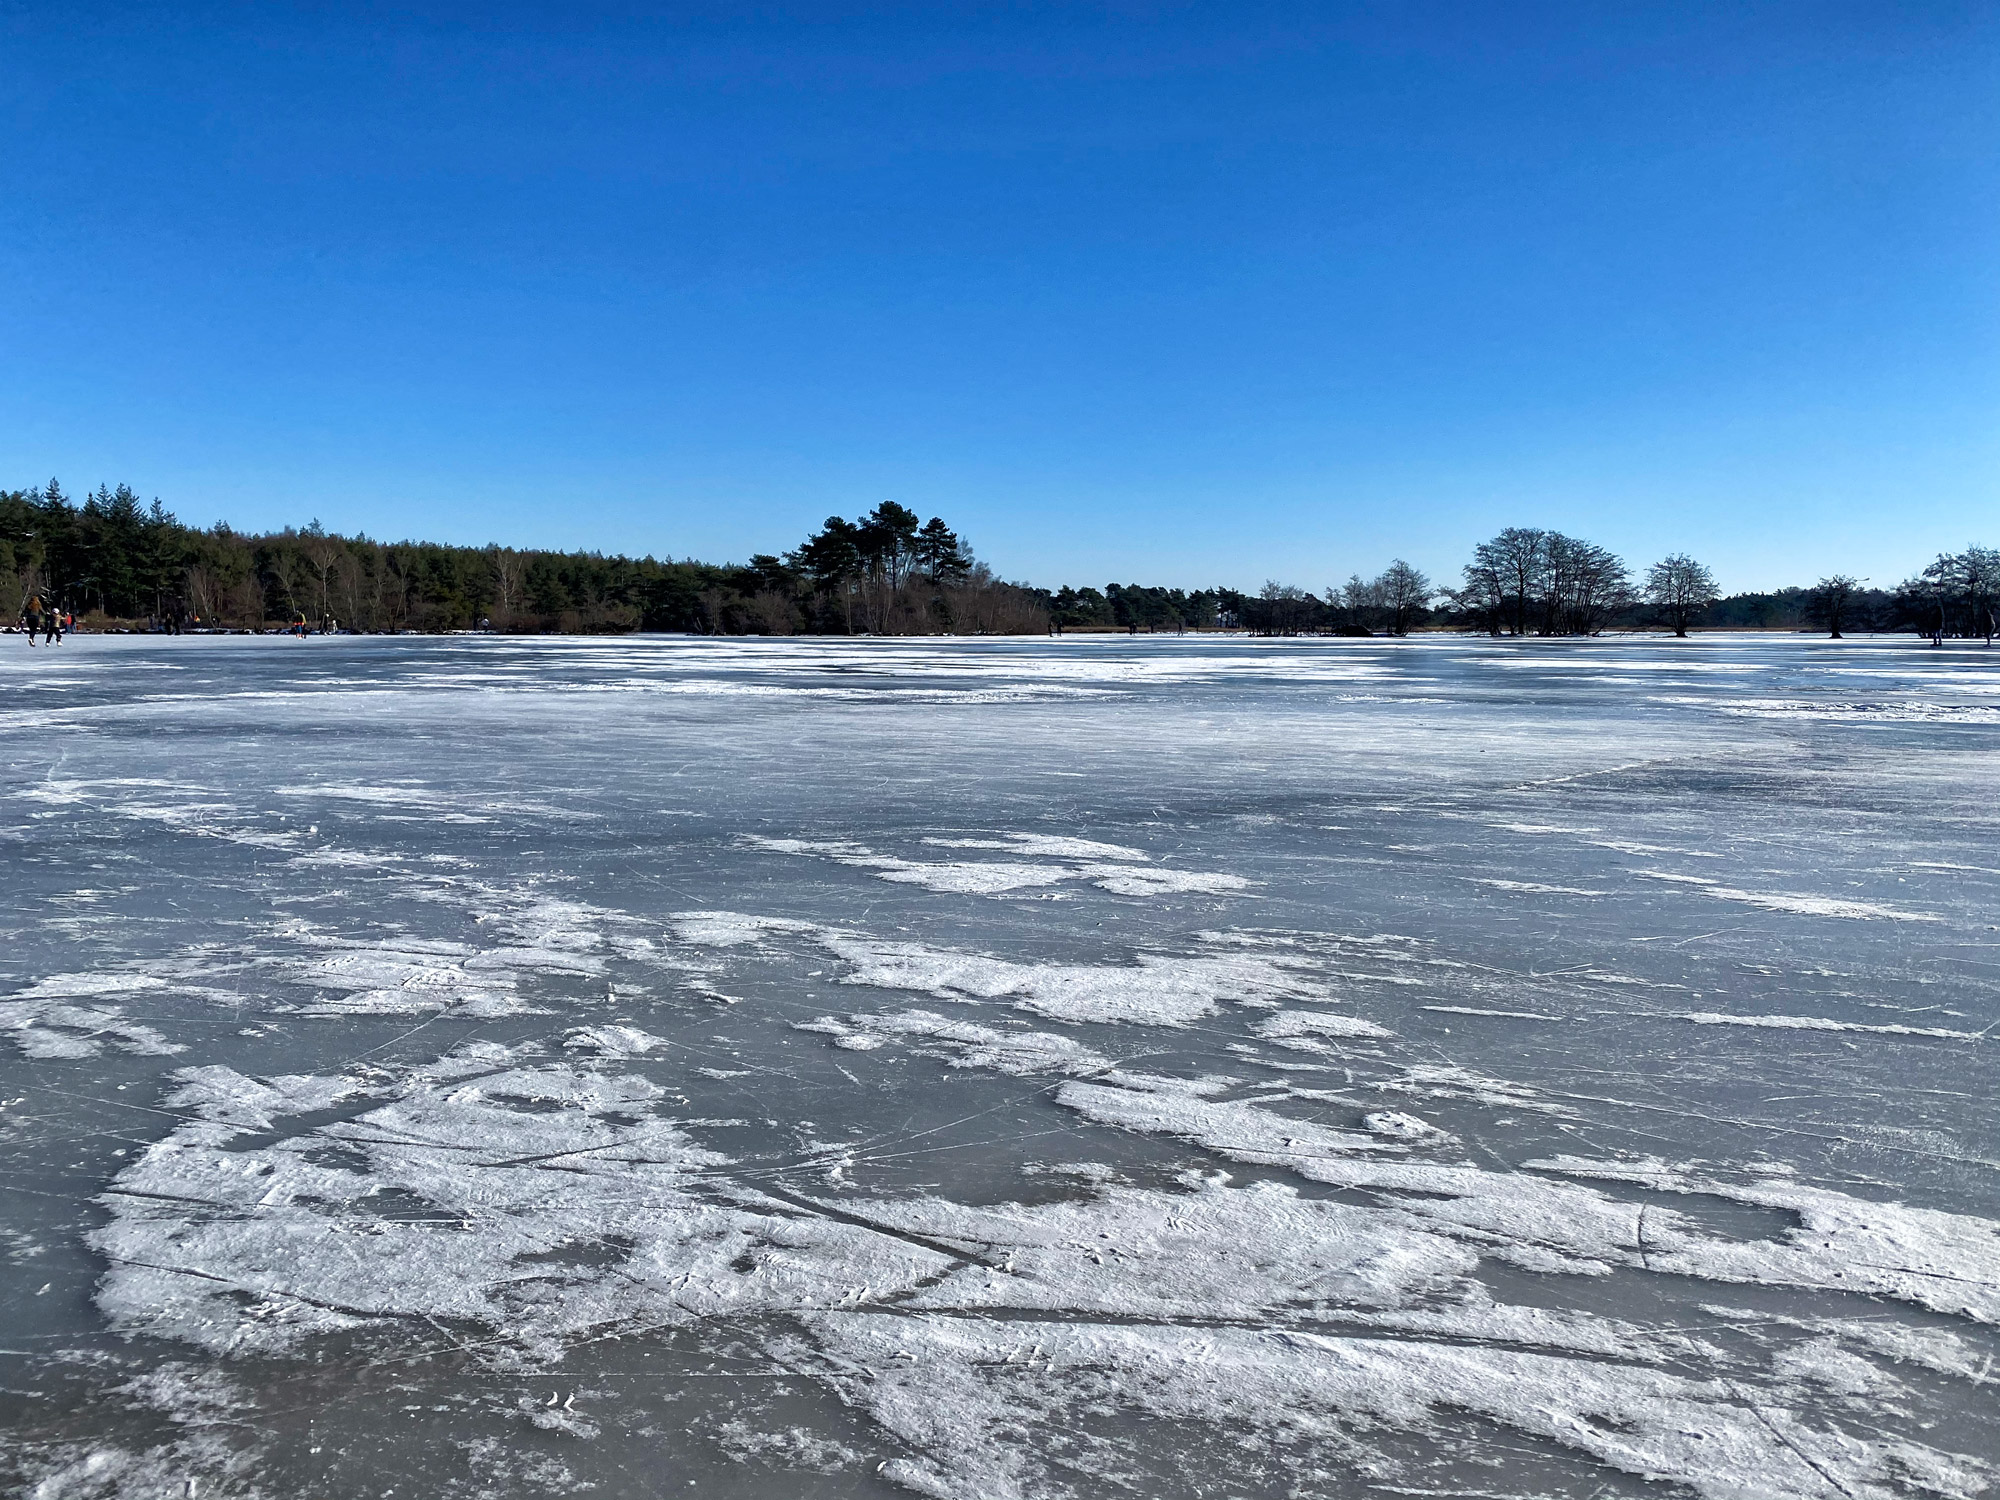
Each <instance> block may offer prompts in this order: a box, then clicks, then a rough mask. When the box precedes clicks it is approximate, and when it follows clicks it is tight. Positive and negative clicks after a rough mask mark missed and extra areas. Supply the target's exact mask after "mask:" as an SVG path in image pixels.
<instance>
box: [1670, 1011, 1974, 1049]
mask: <svg viewBox="0 0 2000 1500" xmlns="http://www.w3.org/2000/svg"><path fill="white" fill-rule="evenodd" d="M1676 1019H1678V1020H1682V1021H1692V1022H1693V1023H1694V1024H1695V1025H1697V1026H1750V1027H1758V1028H1762V1029H1764V1030H1767V1031H1853V1032H1864V1033H1872V1034H1873V1035H1876V1036H1915V1037H1935V1038H1937V1039H1939V1040H1941V1041H1951V1042H1980V1041H1985V1040H1986V1039H1987V1037H1988V1035H1989V1033H1987V1032H1984V1031H1951V1030H1948V1029H1946V1028H1945V1027H1942V1026H1899V1025H1893V1024H1891V1025H1866V1024H1864V1023H1862V1022H1859V1021H1832V1020H1828V1019H1827V1018H1826V1017H1824V1016H1735V1015H1727V1014H1724V1013H1722V1012H1720V1011H1709V1010H1695V1011H1687V1012H1684V1013H1683V1014H1682V1015H1680V1016H1678V1017H1676Z"/></svg>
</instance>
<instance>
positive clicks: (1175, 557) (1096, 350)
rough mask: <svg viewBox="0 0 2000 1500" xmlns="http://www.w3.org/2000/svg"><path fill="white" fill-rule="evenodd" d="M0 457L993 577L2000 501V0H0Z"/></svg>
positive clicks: (572, 531)
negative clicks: (277, 1)
mask: <svg viewBox="0 0 2000 1500" xmlns="http://www.w3.org/2000/svg"><path fill="white" fill-rule="evenodd" d="M0 119H4V129H5V149H4V151H0V284H4V289H5V295H4V298H3V299H0V351H4V358H0V459H4V463H3V464H0V486H7V487H14V486H26V485H29V484H33V483H36V482H39V481H40V480H42V479H45V478H46V477H47V476H49V475H50V474H57V475H60V476H61V478H62V479H63V481H64V482H65V484H66V485H67V486H69V487H70V488H71V489H72V490H77V489H82V488H85V487H87V486H94V485H95V484H97V483H98V482H99V481H100V480H108V481H111V482H113V483H116V482H117V481H119V480H121V479H122V480H127V481H129V482H131V483H132V484H133V485H134V486H135V487H136V488H137V489H139V490H140V492H141V493H142V494H143V495H146V496H148V497H151V496H153V495H158V496H159V497H160V498H161V499H162V500H164V501H165V502H166V504H167V505H168V506H169V508H171V509H173V510H174V511H176V512H178V513H179V514H180V515H181V516H182V517H183V519H186V520H190V521H194V522H197V523H201V524H207V523H208V522H210V521H213V520H215V519H217V518H226V519H227V520H229V521H230V522H231V523H232V524H235V525H236V526H238V527H242V528H252V527H265V526H275V525H280V524H284V523H287V522H294V523H303V522H304V521H306V520H307V519H309V518H312V517H315V516H317V517H319V518H321V519H322V520H323V521H324V522H325V523H326V524H327V525H328V526H329V527H332V528H335V529H339V530H357V529H361V530H366V531H368V532H369V533H371V534H374V535H378V536H386V537H400V536H423V537H429V538H434V539H438V540H446V541H462V542H484V541H488V540H500V541H505V542H511V543H515V544H521V545H530V544H532V545H545V546H562V547H593V548H601V549H604V550H607V551H612V550H617V551H628V552H645V551H650V552H653V553H655V554H662V555H664V554H672V555H675V556H688V555H694V556H699V557H705V558H711V559H716V560H722V559H731V558H736V559H740V558H742V557H745V556H747V555H748V554H749V553H751V552H753V551H778V550H782V549H784V548H786V547H789V546H791V545H793V544H795V543H796V541H797V540H798V539H799V538H800V537H801V536H802V535H803V534H804V533H805V532H806V530H808V529H809V528H810V527H812V526H814V525H816V524H817V523H818V522H819V521H820V520H821V519H822V518H823V517H824V516H826V515H827V514H828V513H830V512H836V511H838V512H842V513H847V514H853V513H856V512H858V511H860V510H863V509H866V508H867V507H870V506H872V505H873V504H875V503H876V502H877V501H878V500H882V499H896V500H900V501H902V502H903V503H905V504H908V505H910V506H912V507H913V508H915V509H917V510H918V511H920V512H921V513H922V514H924V515H926V516H928V515H930V514H933V513H938V514H942V515H943V516H945V517H946V518H947V520H949V521H951V522H952V523H954V524H955V525H957V526H959V527H960V529H961V530H963V531H964V532H965V533H966V534H967V535H968V537H969V538H970V539H971V541H972V542H973V544H974V546H975V547H976V548H977V549H978V551H979V552H980V553H981V555H982V556H984V557H986V558H987V559H988V560H990V561H991V562H992V563H993V564H994V565H995V566H996V567H997V568H998V569H999V570H1000V571H1001V572H1002V573H1004V574H1006V575H1008V576H1014V577H1024V578H1028V579H1031V580H1033V581H1036V582H1040V583H1044V584H1051V585H1053V584H1057V583H1062V582H1072V583H1085V582H1090V583H1102V582H1104V581H1107V580H1114V579H1115V580H1119V581H1142V582H1157V583H1167V584H1181V585H1190V586H1191V585H1197V584H1205V583H1214V582H1222V583H1229V584H1234V585H1238V586H1245V585H1255V584H1258V583H1261V582H1262V581H1263V580H1265V579H1266V578H1277V579H1279V580H1282V581H1286V582H1294V583H1299V584H1303V585H1305V586H1307V587H1311V588H1320V587H1324V586H1325V585H1326V584H1328V583H1332V582H1337V581H1339V580H1340V579H1343V578H1345V576H1346V575H1347V574H1348V573H1349V572H1350V571H1353V570H1356V569H1359V570H1362V571H1373V570H1375V569H1378V568H1380V567H1381V566H1382V565H1383V564H1385V563H1387V562H1388V561H1389V560H1390V559H1391V558H1392V557H1395V556H1399V555H1400V556H1404V557H1407V558H1409V559H1410V560H1411V561H1413V562H1416V563H1417V564H1418V565H1419V566H1421V567H1424V568H1426V569H1428V570H1430V571H1431V572H1432V573H1434V574H1453V573H1455V572H1456V569H1457V567H1458V565H1459V564H1460V563H1461V562H1462V561H1463V559H1464V557H1465V554H1466V552H1467V550H1468V548H1469V547H1470V546H1471V544H1473V543H1474V542H1476V541H1478V540H1479V539H1481V538H1482V537H1484V536H1486V535H1488V534H1490V533H1491V532H1492V531H1493V530H1495V529H1497V528H1498V527H1500V526H1503V525H1507V524H1529V525H1550V526H1556V527H1560V528H1562V529H1564V530H1569V531H1573V532H1575V533H1578V534H1581V535H1585V536H1589V537H1592V538H1594V539H1596V540H1599V541H1602V542H1605V543H1607V544H1609V545H1611V546H1613V547H1615V548H1617V549H1618V550H1620V551H1621V552H1623V553H1625V554H1626V555H1627V556H1628V557H1629V558H1630V560H1632V561H1633V562H1635V563H1640V564H1643V563H1645V562H1647V561H1650V560H1651V559H1652V558H1654V557H1657V556H1658V555H1660V554H1661V553H1663V552H1666V551H1670V550H1676V549H1686V550H1688V551H1691V552H1694V553H1695V554H1696V555H1698V556H1701V557H1704V558H1706V559H1708V560H1709V561H1710V562H1711V563H1712V565H1713V566H1714V567H1715V569H1716V572H1717V573H1718V575H1719V576H1720V577H1721V580H1722V581H1723V583H1724V584H1725V585H1726V586H1729V587H1760V586H1770V585H1775V584H1779V583H1784V582H1791V581H1798V580H1807V581H1810V579H1811V578H1812V577H1814V576H1816V575H1818V574H1820V573H1824V572H1830V571H1834V570H1844V571H1849V572H1854V573H1859V574H1865V575H1869V576H1871V577H1873V578H1875V579H1876V580H1878V581H1882V582H1892V581H1894V580H1895V579H1896V578H1899V577H1901V576H1903V575H1904V574H1906V573H1908V572H1910V571H1911V570H1913V569H1914V568H1916V567H1917V566H1919V565H1921V564H1922V563H1923V562H1924V561H1926V560H1927V559H1928V558H1929V556H1930V555H1932V554H1934V553H1935V552H1936V551H1938V550H1939V549H1941V548H1946V547H1957V546H1960V545H1962V544H1964V543H1965V542H1967V541H1969V540H1974V539H1983V540H1986V541H1988V542H1996V543H2000V6H1995V5H1993V4H1992V3H1990V0H1988V3H1977V4H1926V3H1923V0H1896V3H1889V4H1885V3H1880V0H1871V3H1866V4H1854V5H1847V4H1841V3H1837V0H1830V3H1798V4H1789V5H1760V4H1743V3H1728V4H1699V3H1690V0H1677V3H1671V4H1660V5H1645V4H1604V3H1599V0H1590V3H1581V4H1575V5H1538V4H1533V3H1502V0H1495V3H1492V4H1484V5H1437V4H1428V3H1423V0H1409V3H1379V4H1356V5H1343V4H1337V3H1323V4H1300V5H1264V4H1258V3H1254V0H1248V3H1246V0H1235V3H1216V4H1200V5H1164V4H1163V5H1144V4H1125V5H1081V4H1078V5H1062V6H1053V5H1037V4H1032V3H1018V4H1008V5H992V6H979V5H972V4H953V5H928V6H909V7H897V6H871V7H862V6H854V7H849V6H844V5H840V4H836V3H821V4H810V5H800V6H788V5H781V4H763V5H747V4H746V5H730V6H725V5H714V6H676V5H658V6H641V5H630V6H614V5H594V4H590V3H587V0H584V3H575V0H572V3H563V4H553V3H552V4H546V5H510V4H506V3H504V0H502V3H485V4H480V5H477V6H471V5H468V6H465V7H462V8H454V7H425V6H423V5H422V4H416V5H394V6H390V5H383V6H380V7H374V6H367V5H359V4H349V5H337V6H335V5H329V6H281V5H269V4H262V5H260V4H237V5H229V6H219V7H215V8H212V9H208V8H204V7H199V6H187V5H159V4H147V5H143V6H133V7H129V8H125V7H102V6H92V5H90V4H88V3H66V4H61V5H38V4H28V5H6V6H4V7H0Z"/></svg>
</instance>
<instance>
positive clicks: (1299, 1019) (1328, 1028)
mask: <svg viewBox="0 0 2000 1500" xmlns="http://www.w3.org/2000/svg"><path fill="white" fill-rule="evenodd" d="M1252 1030H1254V1031H1255V1032H1256V1034H1257V1035H1258V1036H1261V1037H1264V1038H1267V1039H1268V1040H1270V1041H1274V1042H1276V1043H1277V1044H1278V1045H1279V1046H1281V1047H1291V1048H1293V1049H1294V1050H1295V1051H1301V1052H1311V1051H1316V1050H1319V1047H1318V1043H1319V1042H1320V1040H1321V1039H1322V1038H1325V1037H1386V1036H1392V1035H1394V1033H1393V1032H1390V1031H1387V1030H1385V1029H1384V1028H1382V1027H1380V1026H1377V1025H1376V1024H1375V1023H1374V1022H1373V1021H1364V1020H1362V1019H1361V1018H1360V1017H1358V1016H1341V1015H1334V1014H1332V1013H1331V1012H1328V1011H1308V1010H1287V1011H1280V1012H1279V1013H1278V1014H1277V1015H1275V1016H1271V1017H1269V1018H1268V1019H1266V1020H1263V1021H1259V1022H1258V1023H1257V1024H1256V1026H1255V1027H1253V1028H1252Z"/></svg>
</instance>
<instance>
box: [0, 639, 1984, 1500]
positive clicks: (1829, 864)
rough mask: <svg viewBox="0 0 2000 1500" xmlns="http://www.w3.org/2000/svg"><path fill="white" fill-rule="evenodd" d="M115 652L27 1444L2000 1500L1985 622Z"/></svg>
mask: <svg viewBox="0 0 2000 1500" xmlns="http://www.w3.org/2000/svg"><path fill="white" fill-rule="evenodd" d="M72 645H73V646H74V647H75V650H74V651H71V650H70V648H68V647H66V648H65V652H66V654H65V656H64V658H63V660H62V661H61V663H60V664H59V666H58V665H52V664H49V663H46V662H45V661H44V660H43V659H42V656H41V654H39V653H38V654H36V655H35V657H33V658H32V659H30V658H29V656H28V653H25V652H15V653H0V673H4V674H5V676H6V680H7V683H8V685H9V686H10V687H15V688H17V689H19V691H20V692H21V693H23V694H25V695H27V697H26V698H25V699H24V701H32V702H35V703H37V704H40V705H42V706H41V707H38V708H37V709H35V710H34V715H38V716H39V717H34V718H33V722H32V724H31V725H30V724H27V723H25V722H24V723H18V724H12V725H10V728H9V729H8V730H6V731H0V732H6V733H14V734H16V735H17V736H20V735H24V734H26V735H29V738H27V739H24V740H23V748H25V749H26V750H27V751H29V752H31V753H28V754H26V755H25V756H17V759H16V764H17V765H24V766H29V767H43V766H49V762H50V757H48V756H46V755H44V754H42V751H43V750H44V749H45V748H46V746H47V744H49V743H50V742H51V737H52V742H53V743H55V744H57V745H58V746H59V747H60V755H59V757H57V761H56V764H54V765H53V766H52V767H50V768H49V769H47V770H46V771H37V770H34V769H30V770H28V771H27V772H25V773H24V774H22V775H21V776H19V777H18V778H17V780H16V782H15V784H14V785H13V786H12V787H10V788H9V789H7V790H6V791H5V792H0V838H5V839H6V840H7V842H8V844H9V846H10V851H11V852H12V854H13V856H14V865H15V870H16V873H17V875H18V877H19V881H18V884H19V889H20V891H21V892H22V893H24V898H23V899H18V900H16V901H15V902H13V903H10V905H9V907H8V908H7V912H6V915H5V916H4V918H0V921H4V922H5V923H6V924H7V926H6V941H5V943H4V944H0V1030H4V1031H5V1032H6V1037H7V1040H8V1042H9V1043H10V1045H9V1046H8V1047H7V1048H4V1049H0V1141H4V1144H5V1148H6V1151H7V1153H8V1156H7V1163H8V1166H9V1171H8V1173H7V1175H6V1177H5V1178H4V1179H0V1183H4V1186H3V1187H0V1192H4V1194H5V1196H4V1199H0V1203H3V1204H4V1218H3V1219H0V1256H4V1263H5V1265H6V1271H7V1280H6V1282H5V1284H4V1292H5V1295H6V1296H7V1298H8V1302H7V1307H8V1312H9V1323H8V1328H7V1336H6V1338H4V1339H0V1360H5V1361H6V1362H7V1365H8V1369H7V1378H6V1379H5V1380H4V1381H0V1410H5V1412H6V1413H7V1422H8V1439H9V1441H8V1443H7V1444H6V1445H5V1446H0V1474H4V1476H5V1483H6V1485H7V1486H8V1489H9V1492H10V1493H22V1494H27V1495H33V1496H37V1497H40V1500H141V1497H144V1500H157V1497H165V1496H174V1497H176V1500H186V1497H189V1496H199V1497H207V1496H224V1497H226V1496H239V1497H247V1496H252V1495H260V1496H275V1495H290V1494H301V1495H303V1494H311V1495H325V1496H329V1497H348V1496H353V1497H357V1500H358V1497H363V1496H367V1497H375V1496H380V1495H386V1494H390V1493H396V1494H405V1493H412V1494H414V1493H421V1494H423V1495H426V1496H432V1497H438V1500H454V1497H459V1500H472V1497H476V1496H477V1497H485V1496H515V1495H538V1496H539V1495H554V1494H568V1493H577V1494H591V1495H600V1496H626V1495H630V1496H639V1495H645V1496H656V1495H661V1494H673V1493H680V1492H683V1491H685V1492H687V1493H691V1494H694V1493H699V1494H703V1495H710V1494H713V1495H725V1496H727V1495H742V1496H772V1497H778V1496H784V1497H789V1496H792V1495H801V1494H813V1495H819V1494H825V1495H828V1496H835V1495H838V1496H843V1497H846V1496H885V1497H886V1496H891V1495H896V1494H912V1493H915V1494H923V1495H931V1496H940V1497H950V1500H989V1497H1007V1496H1020V1497H1029V1496H1033V1497H1037V1500H1039V1497H1045V1496H1046V1497H1077V1500H1097V1497H1108V1496H1113V1495H1143V1496H1161V1497H1173V1500H1183V1497H1185V1500H1195V1497H1199V1496H1242V1497H1246V1500H1247V1497H1266V1496H1268V1497H1272V1500H1277V1497H1281V1496H1282V1497H1288V1500H1289V1497H1300V1500H1314V1497H1318V1500H1334V1497H1348V1496H1354V1495H1368V1494H1380V1495H1385V1496H1386V1495H1411V1494H1422V1495H1433V1496H1473V1495H1477V1496H1488V1497H1497V1496H1530V1495H1532V1496H1538V1497H1540V1496H1550V1497H1554V1496H1562V1497H1574V1500H1585V1497H1595V1496H1603V1495H1624V1496H1638V1495H1654V1494H1656V1495H1660V1496H1663V1497H1664V1496H1670V1495H1687V1494H1693V1495H1699V1496H1703V1497H1714V1500H1724V1497H1727V1500H1749V1497H1766V1496H1769V1497H1779V1496H1783V1497H1791V1496H1812V1497H1821V1496H1823V1497H1827V1500H1834V1497H1843V1500H1864V1497H1865V1500H1889V1497H1912V1496H1934V1497H1970V1496H1974V1495H1979V1494H1990V1493H1991V1492H1992V1490H1993V1487H1994V1485H1995V1482H1996V1480H2000V1472H1996V1464H2000V1436H1996V1432H2000V1424H1995V1423H1994V1422H1993V1420H1992V1414H1993V1411H1994V1409H1995V1392H1996V1390H2000V1089H1996V1088H1995V1086H1994V1085H1995V1076H1994V1068H1995V1059H1996V1056H2000V1053H1996V1051H1995V1048H1994V1047H1993V1046H1992V1045H1990V1043H1991V1042H1992V1041H1993V1040H1994V1039H1996V1038H2000V969H1996V968H1995V965H1994V963H1993V942H1994V937H1993V933H1994V917H1993V912H1994V910H1995V909H1996V897H2000V884H1996V878H1995V867H1996V866H1995V861H1994V859H1993V856H1992V852H1991V851H1992V850H1993V849H1994V848H1995V847H2000V826H1996V824H2000V809H1996V805H1995V803H1994V799H1993V798H1992V796H1991V790H1990V789H1991V786H1992V785H1993V781H1994V777H1993V764H1994V762H1993V753H1994V751H1995V749H1996V748H2000V738H1996V737H1997V736H2000V722H1996V721H1995V720H1994V718H1993V713H1992V709H1993V704H1994V701H1995V698H1996V696H2000V670H1996V669H1995V668H1994V667H1993V666H1992V665H1991V664H1990V662H1989V659H1988V658H1987V657H1986V656H1985V655H1984V654H1983V653H1981V652H1979V651H1965V652H1959V653H1946V654H1945V655H1944V656H1943V657H1940V656H1939V655H1938V653H1935V652H1928V651H1926V650H1925V649H1924V648H1922V647H1917V646H1910V645H1908V644H1907V643H1889V642H1871V641H1855V642H1845V643H1841V642H1836V643H1820V642H1812V641H1806V640H1799V639H1785V638H1751V637H1744V638H1732V637H1705V638H1702V639H1700V640H1697V641H1692V642H1679V643H1669V642H1666V641H1663V640H1609V641H1593V642H1574V643H1573V642H1520V643H1516V642H1490V641H1485V640H1477V639H1436V640H1409V641H1298V642H1266V641H1249V640H1216V639H1197V638H1189V639H1170V638H1150V639H1149V638H1137V639H1129V640H1128V639H1119V640H1087V641H1075V640H1064V641H1053V642H1045V641H840V642H830V641H823V640H794V641H776V640H735V641H710V640H650V639H630V638H628V639H607V640H577V639H563V640H515V639H505V638H457V639H423V638H410V639H384V640H317V639H316V640H312V641H306V642H299V641H285V642H283V643H282V644H281V643H279V642H276V641H271V640H246V639H215V640H207V639H188V638H180V639H173V640H159V641H153V640H145V639H137V638H134V639H123V640H121V639H115V638H102V637H77V638H75V639H74V640H73V642H72ZM41 674H46V675H41ZM31 717H32V716H31ZM30 731H32V732H31V733H30Z"/></svg>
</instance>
